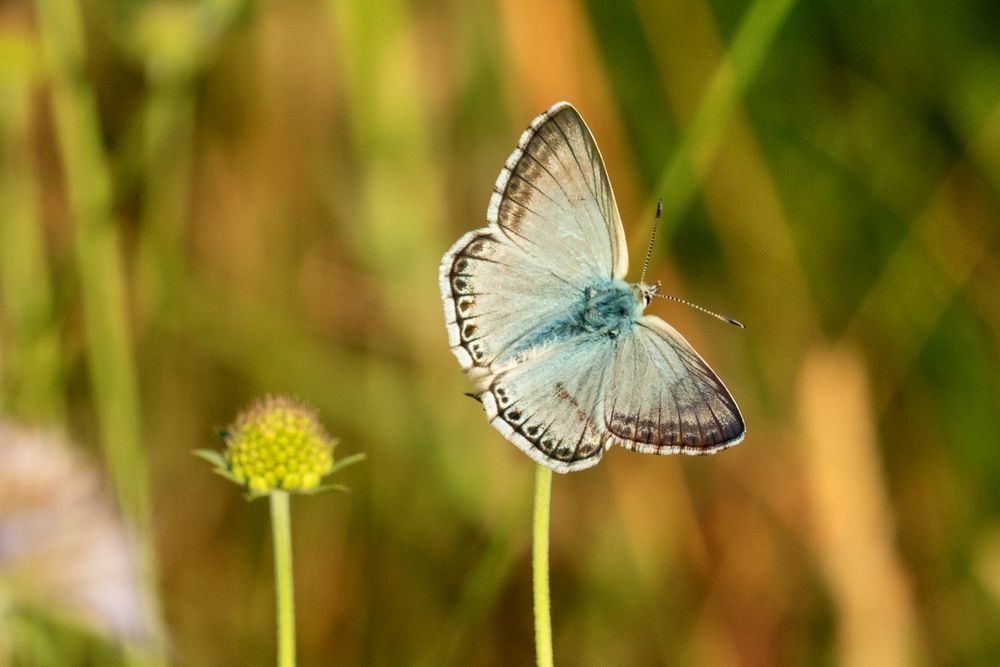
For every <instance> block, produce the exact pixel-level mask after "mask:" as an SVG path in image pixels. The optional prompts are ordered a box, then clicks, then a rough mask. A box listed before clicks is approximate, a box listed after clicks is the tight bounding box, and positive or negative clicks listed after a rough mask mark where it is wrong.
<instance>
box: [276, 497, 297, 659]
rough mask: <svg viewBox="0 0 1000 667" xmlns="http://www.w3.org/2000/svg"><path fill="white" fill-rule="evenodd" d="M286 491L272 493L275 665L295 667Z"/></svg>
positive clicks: (293, 605)
mask: <svg viewBox="0 0 1000 667" xmlns="http://www.w3.org/2000/svg"><path fill="white" fill-rule="evenodd" d="M288 505H289V503H288V492H286V491H272V492H271V533H272V534H273V536H274V591H275V597H276V604H277V617H278V666H279V667H293V666H294V665H295V600H294V591H293V588H292V530H291V525H292V520H291V517H290V514H289V511H288Z"/></svg>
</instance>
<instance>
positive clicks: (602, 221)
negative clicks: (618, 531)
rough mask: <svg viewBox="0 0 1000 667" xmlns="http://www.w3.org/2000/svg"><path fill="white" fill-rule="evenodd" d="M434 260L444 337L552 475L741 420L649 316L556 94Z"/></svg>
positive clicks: (600, 172) (603, 190) (646, 296)
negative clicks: (477, 211)
mask: <svg viewBox="0 0 1000 667" xmlns="http://www.w3.org/2000/svg"><path fill="white" fill-rule="evenodd" d="M486 219H487V222H488V224H487V225H486V226H485V227H482V228H480V229H476V230H473V231H471V232H469V233H467V234H465V235H464V236H462V237H461V238H460V239H459V240H458V241H456V242H455V244H454V245H453V246H452V247H451V249H450V250H448V252H447V253H446V254H445V255H444V258H443V259H442V260H441V267H440V272H439V282H440V287H441V298H442V299H443V301H444V313H445V323H446V326H447V329H448V342H449V344H450V345H451V350H452V352H454V354H455V356H456V357H458V361H459V363H460V364H461V365H462V368H463V369H464V370H465V372H466V374H467V375H468V376H469V378H470V379H471V380H472V381H473V382H474V384H475V395H476V397H477V398H478V399H479V400H480V401H481V402H482V405H483V407H484V409H485V410H486V416H487V418H488V419H489V421H490V423H491V424H492V425H493V427H494V428H496V429H497V430H498V431H499V432H500V433H501V434H503V436H504V437H505V438H507V439H508V440H509V441H511V442H512V443H514V444H515V445H516V446H517V447H518V448H520V449H521V450H522V451H524V452H525V453H526V454H528V456H530V457H531V458H532V459H534V460H535V461H537V462H538V463H541V464H544V465H546V466H548V467H549V468H551V469H552V470H554V471H556V472H563V473H564V472H570V471H574V470H582V469H584V468H589V467H591V466H593V465H595V464H596V463H597V462H598V461H600V459H601V456H602V455H603V453H604V451H605V450H607V449H608V448H609V447H611V445H613V444H616V443H617V444H618V445H621V446H622V447H624V448H626V449H630V450H633V451H638V452H645V453H652V454H678V453H680V454H711V453H714V452H717V451H720V450H722V449H725V448H727V447H731V446H733V445H736V444H738V443H739V442H740V441H741V440H743V436H744V435H745V433H746V427H745V425H744V423H743V416H742V415H741V414H740V410H739V408H738V407H737V406H736V401H734V400H733V397H732V395H731V394H730V393H729V391H728V390H727V389H726V387H725V385H723V383H722V380H720V379H719V377H718V376H717V375H716V374H715V372H714V371H713V370H712V369H711V368H710V367H709V365H708V364H707V363H705V360H704V359H702V358H701V357H700V356H699V355H698V353H697V352H695V350H694V348H692V347H691V345H690V344H688V342H687V341H686V340H684V338H683V337H682V336H681V335H680V334H679V333H678V332H677V331H676V330H675V329H674V328H673V327H671V326H670V325H669V324H667V323H666V322H664V321H663V320H661V319H660V318H658V317H656V316H655V315H646V314H644V312H643V311H644V309H645V307H646V306H647V305H648V304H649V302H650V301H651V300H652V298H653V296H654V295H655V294H656V290H657V287H658V285H647V284H645V283H642V282H639V283H635V284H629V283H627V282H625V280H624V277H625V273H626V270H627V268H628V254H627V250H626V247H625V230H624V229H623V228H622V223H621V218H620V217H619V213H618V206H617V204H616V203H615V196H614V193H613V192H612V191H611V182H610V181H609V180H608V174H607V170H606V169H605V167H604V160H603V158H602V157H601V153H600V151H599V150H598V148H597V144H596V142H595V141H594V137H593V135H592V134H591V132H590V129H589V128H588V127H587V124H586V123H585V122H584V121H583V118H582V117H581V116H580V114H579V112H577V110H576V109H575V108H574V107H573V106H572V105H571V104H569V103H568V102H559V103H557V104H555V105H553V106H552V107H550V108H549V109H548V110H546V111H545V112H543V113H542V114H540V115H539V116H538V117H537V118H535V119H534V120H533V121H532V122H531V125H530V126H529V127H528V129H526V130H525V131H524V133H523V134H522V135H521V139H520V141H518V144H517V148H516V149H515V150H514V152H513V153H511V155H510V157H509V158H507V162H506V163H505V164H504V167H503V169H502V170H501V171H500V176H499V177H498V178H497V181H496V184H495V185H494V186H493V195H492V197H491V199H490V203H489V207H488V208H487V211H486Z"/></svg>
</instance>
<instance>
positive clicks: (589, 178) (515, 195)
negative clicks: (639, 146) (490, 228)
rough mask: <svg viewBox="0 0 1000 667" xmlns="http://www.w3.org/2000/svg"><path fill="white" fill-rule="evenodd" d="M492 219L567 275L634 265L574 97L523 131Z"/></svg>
mask: <svg viewBox="0 0 1000 667" xmlns="http://www.w3.org/2000/svg"><path fill="white" fill-rule="evenodd" d="M487 219H488V220H489V222H491V223H493V224H496V225H498V226H499V227H500V229H501V230H503V233H504V234H505V235H507V236H508V237H509V238H510V239H511V240H512V241H513V242H514V243H516V244H517V245H519V246H520V247H522V248H523V249H524V250H525V252H526V253H528V254H530V255H533V256H535V257H538V258H539V259H540V260H541V261H544V262H545V263H546V265H548V266H549V267H550V268H551V269H552V270H553V271H554V272H556V273H557V274H559V275H560V276H562V277H563V278H566V279H577V280H580V279H583V280H586V279H592V278H594V277H616V278H618V277H621V276H622V275H624V273H625V270H626V268H627V262H628V259H627V255H626V254H625V252H624V250H625V238H624V237H625V233H624V230H623V229H622V225H621V220H620V219H619V217H618V208H617V206H616V205H615V200H614V194H613V193H612V190H611V183H610V181H609V180H608V175H607V171H606V170H605V168H604V161H603V159H602V158H601V154H600V151H599V150H598V149H597V144H596V143H595V142H594V138H593V135H592V134H591V133H590V130H589V129H588V128H587V126H586V124H585V123H584V122H583V119H582V118H581V117H580V114H579V113H577V111H576V109H574V108H573V107H572V106H569V105H568V104H565V103H560V104H557V105H555V106H553V107H552V108H550V109H549V110H548V111H546V112H545V113H543V114H541V115H540V116H538V117H537V118H536V119H535V120H534V121H533V122H532V124H531V126H530V127H529V128H528V129H527V130H526V131H525V133H524V134H523V135H522V137H521V141H520V143H519V145H518V148H517V149H516V150H515V151H514V152H513V153H512V154H511V156H510V158H508V160H507V163H506V164H505V165H504V169H503V170H502V171H501V172H500V176H499V178H498V179H497V182H496V185H495V187H494V191H493V197H492V199H491V200H490V206H489V209H488V211H487ZM553 249H555V252H553Z"/></svg>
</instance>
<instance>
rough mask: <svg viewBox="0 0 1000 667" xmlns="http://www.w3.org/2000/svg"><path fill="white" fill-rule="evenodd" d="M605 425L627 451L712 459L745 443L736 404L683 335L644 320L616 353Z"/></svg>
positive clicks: (606, 390) (655, 319)
mask: <svg viewBox="0 0 1000 667" xmlns="http://www.w3.org/2000/svg"><path fill="white" fill-rule="evenodd" d="M608 378H609V379H610V380H609V383H608V384H607V385H606V386H605V387H604V395H605V396H606V401H605V403H604V410H603V420H602V421H603V422H604V423H605V425H606V427H607V429H608V430H609V431H610V432H611V433H612V434H613V435H614V436H615V439H616V441H617V442H618V443H619V444H620V445H621V446H623V447H625V448H626V449H631V450H634V451H639V452H645V453H650V454H711V453H714V452H717V451H719V450H720V449H725V448H726V447H731V446H733V445H735V444H737V443H739V442H740V441H741V440H742V439H743V435H744V433H745V430H746V429H745V426H744V424H743V417H742V415H740V411H739V408H738V407H737V406H736V401H734V400H733V397H732V395H731V394H730V393H729V390H727V389H726V387H725V385H724V384H723V383H722V380H720V379H719V376H718V375H716V374H715V372H714V371H713V370H712V369H711V368H710V367H709V365H708V364H707V363H706V362H705V360H704V359H702V358H701V357H700V356H699V355H698V353H697V352H695V350H694V348H692V347H691V345H690V344H689V343H688V342H687V341H686V340H684V337H683V336H681V335H680V334H679V333H678V332H677V330H675V329H674V328H673V327H671V326H670V325H669V324H667V323H666V322H664V321H663V320H661V319H660V318H658V317H655V316H652V315H644V316H642V317H641V318H639V320H638V321H637V322H636V326H635V327H634V328H633V329H632V332H631V333H630V334H629V335H628V336H623V337H622V339H621V341H620V343H619V345H618V346H617V350H616V354H615V356H614V360H613V362H612V368H611V372H610V373H609V375H608Z"/></svg>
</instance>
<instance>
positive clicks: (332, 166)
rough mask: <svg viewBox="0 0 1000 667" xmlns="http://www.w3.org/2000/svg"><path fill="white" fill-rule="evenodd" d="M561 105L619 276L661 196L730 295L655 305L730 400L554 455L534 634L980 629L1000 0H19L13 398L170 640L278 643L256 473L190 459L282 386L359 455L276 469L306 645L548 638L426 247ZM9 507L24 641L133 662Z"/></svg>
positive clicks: (983, 642)
mask: <svg viewBox="0 0 1000 667" xmlns="http://www.w3.org/2000/svg"><path fill="white" fill-rule="evenodd" d="M561 99H566V100H570V101H572V102H573V103H574V104H575V105H576V106H577V107H578V108H579V109H580V110H581V113H582V114H583V116H584V117H585V118H586V119H587V121H588V123H589V124H590V126H591V128H592V130H593V131H594V133H595V135H596V137H597V140H598V143H599V145H600V146H601V149H602V151H603V153H604V157H605V159H606V161H607V163H608V170H609V173H610V175H611V180H612V183H613V186H614V188H615V192H616V195H617V198H618V203H619V206H620V208H621V212H622V218H623V220H624V221H625V226H626V232H627V235H628V238H629V242H630V247H631V256H632V264H633V273H632V274H630V278H631V279H633V280H635V279H637V278H638V275H637V273H638V269H637V266H638V265H640V264H641V256H642V254H643V252H644V251H645V245H646V243H647V239H648V237H649V232H650V226H651V221H652V216H653V211H654V208H655V202H656V200H657V199H658V198H662V199H663V201H664V207H665V215H664V222H663V225H662V227H661V230H660V235H659V236H658V238H657V243H656V248H655V253H654V261H653V269H652V274H651V277H652V278H653V279H659V280H662V281H663V283H664V285H665V290H666V291H667V292H668V293H671V294H675V295H677V296H681V297H684V298H688V299H691V300H694V301H695V302H697V303H700V304H702V305H704V306H706V307H709V308H712V309H715V310H719V311H721V312H723V313H726V314H727V315H730V316H732V317H736V318H738V319H740V320H742V321H744V322H745V323H746V324H747V329H746V330H745V331H744V330H738V329H736V328H733V327H727V326H725V325H723V324H720V323H719V322H717V321H716V320H713V319H711V318H708V317H705V316H703V315H700V314H698V313H697V312H695V311H693V310H690V309H687V308H684V307H683V306H678V305H673V304H669V303H665V302H664V303H657V304H654V306H653V307H652V311H653V312H655V313H656V314H658V315H660V316H661V317H664V318H665V319H667V320H669V321H671V322H672V323H673V324H674V325H675V326H676V327H677V328H678V329H680V330H681V331H682V332H683V333H684V334H685V335H686V336H687V337H688V339H689V340H690V341H691V342H692V343H693V344H694V345H695V347H696V348H697V349H699V350H700V351H701V352H702V354H703V355H704V356H705V357H706V358H707V359H708V360H709V362H710V363H711V364H712V365H713V366H714V367H715V369H716V371H717V372H719V374H720V375H721V376H722V377H723V379H724V380H725V382H726V383H727V385H728V386H729V388H730V390H731V391H732V393H733V394H734V395H735V396H736V398H737V400H738V401H739V403H740V405H741V407H742V409H743V412H744V415H745V418H746V421H747V424H748V428H749V432H748V436H747V438H746V440H745V442H744V443H743V444H742V445H740V446H739V447H737V448H735V449H733V450H729V451H726V452H725V453H723V454H721V455H718V456H714V457H706V458H687V457H664V458H658V457H650V456H642V455H638V454H632V453H629V452H625V451H621V450H613V451H610V452H609V453H608V454H607V455H606V456H605V458H604V461H603V462H602V463H601V465H599V466H598V467H596V468H594V469H591V470H588V471H585V472H581V473H575V474H572V475H569V476H565V477H564V476H557V478H556V479H555V480H554V482H555V483H554V498H553V508H552V517H553V522H552V578H553V592H552V597H553V617H554V618H553V620H554V629H555V653H556V659H557V661H558V662H559V663H561V664H567V665H570V664H572V665H646V664H701V665H766V664H778V665H780V664H877V665H909V664H948V665H976V664H996V663H998V662H1000V491H998V489H1000V449H998V447H1000V444H998V440H997V434H998V433H1000V401H998V397H1000V243H998V231H1000V11H998V5H997V4H996V3H995V2H990V1H988V0H980V1H978V2H957V3H942V2H934V1H931V0H928V1H920V2H854V1H849V2H814V1H807V0H799V1H798V2H796V1H795V0H753V1H750V2H747V1H739V2H723V1H721V0H693V1H691V0H685V1H683V2H678V1H670V2H661V1H659V0H632V1H626V2H610V1H604V0H589V1H587V2H582V3H577V2H571V1H569V0H554V1H552V2H545V3H536V2H528V1H527V0H511V1H501V0H496V1H494V2H474V3H467V2H460V1H458V0H423V1H416V2H404V1H403V0H378V1H371V2H362V1H353V0H352V1H348V0H331V1H330V2H325V3H324V2H310V1H307V0H290V1H288V2H252V3H244V2H242V1H241V0H203V1H192V2H180V1H176V2H174V1H168V0H157V1H145V2H115V1H112V0H83V2H78V1H77V0H37V2H35V3H32V2H27V1H25V0H8V1H6V2H3V3H0V150H2V155H0V379H2V384H0V404H2V411H3V419H4V420H8V421H10V422H15V421H16V422H17V423H20V424H38V425H42V426H45V427H46V428H55V429H57V430H61V431H63V432H64V433H66V434H68V437H69V439H70V440H71V441H72V442H73V443H74V444H73V445H72V447H75V448H76V449H78V450H82V451H84V452H86V456H87V457H88V458H89V459H90V460H91V461H93V462H95V463H96V465H98V466H102V467H103V470H104V479H105V481H104V483H103V484H104V487H105V489H106V492H107V495H108V497H111V498H114V499H115V503H117V505H118V507H119V510H120V513H121V514H122V516H124V517H125V518H126V520H127V521H129V522H130V525H131V526H132V530H133V533H134V534H135V536H136V537H137V541H138V543H139V544H140V545H143V544H145V545H146V547H145V548H143V547H142V546H140V548H139V554H140V558H141V559H142V560H143V561H144V562H146V563H147V564H152V565H149V566H147V567H145V568H140V569H141V570H143V571H145V573H146V574H145V580H146V581H147V582H154V584H153V587H154V589H155V590H156V591H157V593H158V599H157V601H155V602H154V605H153V609H158V610H160V614H161V615H162V622H163V627H164V628H165V633H166V637H167V642H166V644H167V649H166V650H167V651H168V656H169V658H168V660H169V662H171V663H173V664H179V665H210V664H211V665H249V664H268V663H269V662H270V661H271V659H272V657H271V656H272V655H273V651H274V640H273V622H274V619H273V593H272V577H271V551H270V542H269V540H270V536H269V529H268V521H267V505H266V503H265V502H263V501H258V502H254V503H250V504H248V503H246V502H245V501H244V500H243V497H242V496H241V494H240V492H239V490H238V489H237V488H236V487H234V486H233V485H231V484H229V483H227V482H225V481H224V480H222V479H221V478H218V477H216V476H214V475H212V473H211V472H210V470H209V466H208V465H206V464H205V463H204V462H203V461H200V460H198V459H196V458H195V457H193V456H192V455H191V450H193V449H195V448H200V447H212V446H218V445H217V441H216V439H215V434H214V429H215V427H218V426H223V425H225V424H226V423H227V422H229V421H230V420H232V419H233V417H234V416H235V415H236V413H237V412H238V410H239V409H240V408H242V407H243V406H245V405H246V404H247V403H248V402H249V401H251V400H252V399H253V398H255V397H258V396H260V395H262V394H265V393H269V392H283V393H290V394H294V395H297V396H299V397H301V398H302V399H305V400H307V401H309V402H311V403H313V404H314V405H316V406H317V407H318V408H319V409H320V411H321V414H322V417H323V420H324V422H325V423H326V425H327V427H328V428H329V430H330V431H331V432H332V433H333V434H335V435H336V436H338V437H339V438H340V441H341V444H340V446H339V449H338V452H339V453H340V454H341V455H346V454H350V453H355V452H364V453H365V454H366V455H367V460H366V461H365V462H364V463H363V464H361V465H358V466H354V467H352V468H350V469H349V470H346V471H345V472H344V473H343V474H342V475H340V478H339V480H337V481H339V482H342V483H344V484H347V485H348V486H350V487H351V489H352V491H351V493H350V494H345V495H330V496H319V497H310V498H299V499H295V500H294V502H293V520H294V540H295V553H296V563H295V566H296V573H295V576H296V589H297V609H298V627H299V651H300V657H301V664H304V665H320V664H345V665H354V664H358V665H368V664H371V665H448V664H454V665H465V664H511V665H517V664H522V665H523V664H530V663H531V662H532V660H533V654H534V652H533V647H532V619H531V592H530V589H531V585H530V526H529V522H530V510H531V488H532V472H533V465H532V464H531V462H530V461H529V460H528V458H527V457H525V456H524V455H523V454H521V453H519V452H518V451H517V450H516V449H515V448H514V447H513V446H511V445H509V444H508V443H506V442H505V441H503V440H502V438H501V437H500V436H499V435H498V434H497V433H496V432H494V431H493V430H492V429H491V428H490V427H489V425H488V424H487V423H486V421H485V419H484V418H483V416H482V412H481V410H480V408H479V406H478V405H476V404H475V403H474V402H473V401H470V400H469V399H467V398H465V397H464V396H463V395H462V393H463V391H466V390H468V385H467V383H466V381H465V380H464V378H463V377H462V375H461V373H460V371H459V367H458V365H457V363H456V362H455V360H454V359H453V357H452V355H451V354H450V352H449V351H448V345H447V339H446V335H445V330H444V326H443V321H442V313H441V304H440V298H439V295H438V287H437V267H438V262H439V261H440V258H441V255H442V254H443V253H444V251H445V250H446V249H447V248H448V247H449V245H450V244H451V243H452V242H453V241H454V240H455V239H456V238H457V237H458V236H459V235H460V234H462V233H464V232H465V231H467V230H469V229H471V228H473V227H476V226H480V225H481V224H482V223H483V222H484V219H485V210H486V204H487V201H488V199H489V195H490V189H491V186H492V184H493V181H494V179H495V178H496V175H497V173H498V171H499V169H500V167H501V165H502V164H503V161H504V160H505V159H506V157H507V155H508V153H509V152H510V151H511V150H512V149H513V147H514V145H515V142H516V140H517V137H518V136H519V134H520V132H521V130H522V129H523V128H524V126H526V125H527V123H528V122H529V121H530V120H531V118H532V117H533V116H534V115H535V114H537V113H539V112H540V111H542V110H543V109H545V108H546V107H548V106H549V105H550V104H552V103H553V102H555V101H558V100H561ZM3 465H4V462H3V461H0V466H3ZM46 465H47V464H46V463H45V460H44V458H42V459H40V460H39V464H38V466H39V469H42V468H44V467H45V466H46ZM52 492H53V493H56V490H55V489H53V491H52ZM0 507H3V508H4V509H3V512H0V517H5V516H16V510H17V506H16V504H15V499H12V497H11V495H10V494H7V495H4V492H3V490H2V489H0ZM0 521H2V519H0ZM5 528H6V527H3V526H0V537H2V536H3V535H6V534H7V533H4V530H5ZM82 528H83V529H84V530H86V529H87V525H86V524H83V525H82ZM4 544H5V543H4V541H3V540H2V539H0V575H3V576H0V592H3V591H7V592H6V593H4V594H3V595H0V600H2V601H4V604H2V605H0V608H2V609H3V613H4V614H5V615H6V616H7V617H8V618H15V617H16V618H18V619H20V620H18V622H17V623H14V622H11V623H7V624H5V626H4V627H5V629H4V630H3V631H2V634H3V640H2V641H0V648H5V650H7V653H6V655H7V656H8V658H9V657H10V656H12V655H13V656H15V657H14V658H11V659H13V660H15V662H17V664H113V663H114V662H115V661H116V660H129V659H130V658H129V655H130V654H129V653H127V652H126V653H125V654H121V653H120V652H119V651H118V650H117V649H116V648H115V646H116V643H117V642H118V641H119V640H118V639H115V637H116V636H117V635H116V634H115V631H114V629H113V628H112V630H110V631H108V630H107V628H106V627H105V630H104V631H103V634H104V635H105V636H110V637H111V639H98V638H93V637H91V635H90V634H88V633H89V631H84V630H81V629H80V626H78V625H77V624H76V623H77V621H73V622H71V621H68V620H66V619H65V618H61V620H55V621H54V620H51V619H50V614H48V610H47V607H46V604H47V603H46V601H45V598H44V596H43V597H42V598H41V599H36V600H34V602H33V604H32V605H31V606H30V609H27V608H22V607H21V606H19V605H18V604H14V603H11V600H13V601H14V602H15V603H16V602H17V599H18V598H17V596H16V595H15V594H11V593H10V591H11V590H14V591H16V590H17V582H16V581H15V582H14V585H13V586H8V587H7V588H5V584H4V582H5V581H7V582H9V581H11V577H10V576H7V574H5V573H4V571H3V567H4V566H3V563H4V562H5V561H4V553H5V552H4V547H3V545H4ZM77 620H78V621H79V620H80V619H77ZM85 620H86V619H84V620H83V621H81V622H83V623H84V625H86V623H85ZM100 634H101V632H98V635H100ZM17 656H19V657H17ZM32 656H33V657H32ZM40 656H43V657H40ZM3 659H4V658H0V661H2V660H3ZM46 660H47V661H48V662H46Z"/></svg>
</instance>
